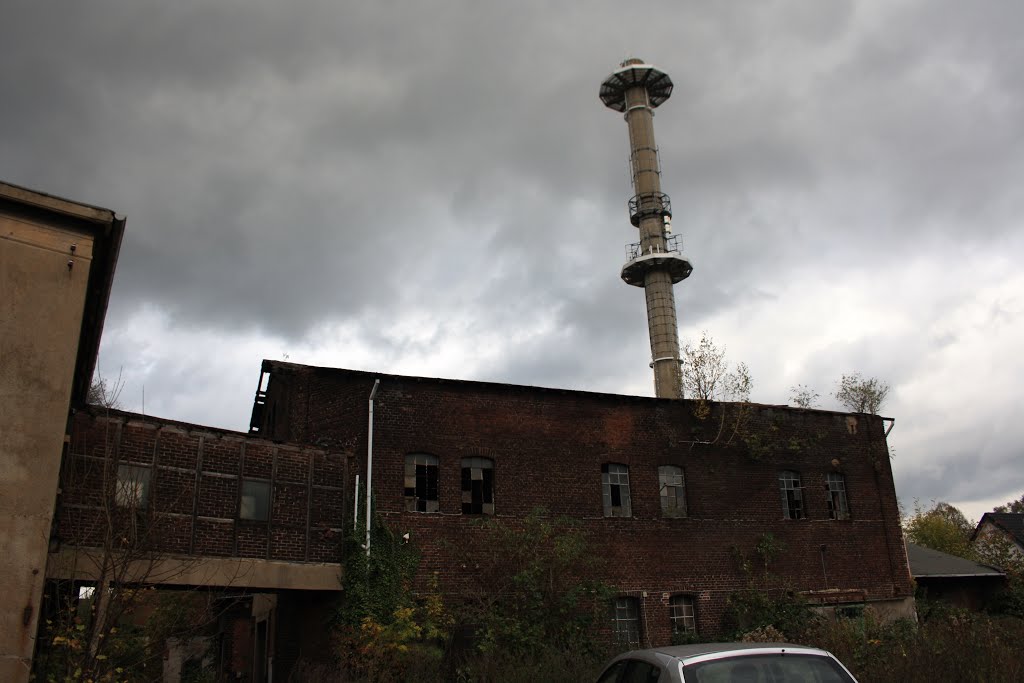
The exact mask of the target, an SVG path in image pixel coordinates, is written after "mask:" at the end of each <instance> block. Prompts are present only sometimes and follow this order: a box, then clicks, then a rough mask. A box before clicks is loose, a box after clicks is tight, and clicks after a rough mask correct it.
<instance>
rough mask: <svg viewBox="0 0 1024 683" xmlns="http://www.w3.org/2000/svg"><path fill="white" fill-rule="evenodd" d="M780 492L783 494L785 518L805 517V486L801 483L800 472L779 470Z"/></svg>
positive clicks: (783, 515)
mask: <svg viewBox="0 0 1024 683" xmlns="http://www.w3.org/2000/svg"><path fill="white" fill-rule="evenodd" d="M779 493H780V494H781V495H782V517H783V519H803V518H804V516H805V511H804V487H803V484H802V483H800V473H799V472H795V471H793V470H783V471H781V472H779Z"/></svg>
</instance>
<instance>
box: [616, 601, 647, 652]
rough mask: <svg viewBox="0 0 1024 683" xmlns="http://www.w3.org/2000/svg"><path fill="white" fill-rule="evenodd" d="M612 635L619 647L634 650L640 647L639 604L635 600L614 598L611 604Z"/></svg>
mask: <svg viewBox="0 0 1024 683" xmlns="http://www.w3.org/2000/svg"><path fill="white" fill-rule="evenodd" d="M612 633H613V634H614V635H615V642H616V643H618V644H619V645H622V646H624V647H628V648H634V649H635V648H638V647H640V603H639V601H638V600H637V599H636V598H626V597H621V598H615V600H614V602H613V603H612Z"/></svg>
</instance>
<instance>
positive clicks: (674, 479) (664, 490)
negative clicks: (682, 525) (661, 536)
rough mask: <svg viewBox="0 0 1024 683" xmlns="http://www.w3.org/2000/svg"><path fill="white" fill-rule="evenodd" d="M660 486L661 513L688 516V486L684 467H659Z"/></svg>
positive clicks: (667, 515) (668, 515)
mask: <svg viewBox="0 0 1024 683" xmlns="http://www.w3.org/2000/svg"><path fill="white" fill-rule="evenodd" d="M658 486H659V487H660V490H661V514H662V516H664V517H685V516H686V487H685V485H684V482H683V468H682V467H677V466H675V465H660V466H659V467H658Z"/></svg>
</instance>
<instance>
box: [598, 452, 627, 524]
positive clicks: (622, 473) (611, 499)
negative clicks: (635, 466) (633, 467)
mask: <svg viewBox="0 0 1024 683" xmlns="http://www.w3.org/2000/svg"><path fill="white" fill-rule="evenodd" d="M601 494H602V499H603V502H604V516H605V517H632V516H633V508H632V507H631V506H630V503H629V467H627V466H626V465H619V464H617V463H613V462H609V463H605V464H604V465H601Z"/></svg>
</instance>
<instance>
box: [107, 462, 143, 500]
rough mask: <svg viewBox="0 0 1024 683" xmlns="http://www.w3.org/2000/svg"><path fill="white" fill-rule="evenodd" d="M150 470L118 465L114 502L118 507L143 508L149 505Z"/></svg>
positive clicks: (137, 466) (138, 466)
mask: <svg viewBox="0 0 1024 683" xmlns="http://www.w3.org/2000/svg"><path fill="white" fill-rule="evenodd" d="M149 475H150V469H149V468H148V467H145V466H142V465H118V466H117V486H116V488H115V489H114V502H115V503H117V505H118V507H123V508H142V507H146V504H147V503H149Z"/></svg>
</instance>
